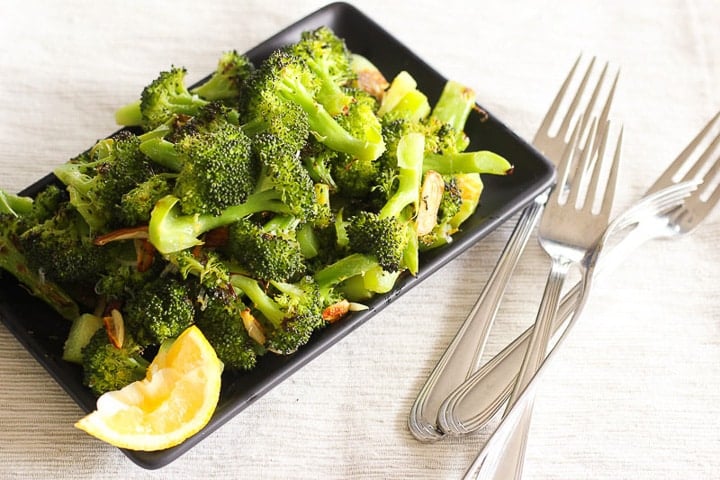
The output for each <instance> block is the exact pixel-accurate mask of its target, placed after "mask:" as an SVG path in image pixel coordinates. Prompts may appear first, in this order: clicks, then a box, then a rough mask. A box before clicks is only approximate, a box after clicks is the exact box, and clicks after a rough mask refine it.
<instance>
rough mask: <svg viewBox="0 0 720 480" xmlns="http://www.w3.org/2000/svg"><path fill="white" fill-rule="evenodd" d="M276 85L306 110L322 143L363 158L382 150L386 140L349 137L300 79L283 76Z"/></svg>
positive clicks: (377, 153) (367, 159) (369, 159)
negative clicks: (371, 140) (374, 140)
mask: <svg viewBox="0 0 720 480" xmlns="http://www.w3.org/2000/svg"><path fill="white" fill-rule="evenodd" d="M279 85H280V87H279V89H278V90H279V93H280V95H282V97H283V98H285V99H286V100H288V101H291V102H294V103H296V104H297V105H299V106H300V108H302V109H303V110H304V111H305V113H307V115H308V122H309V124H310V129H311V130H313V131H314V132H315V133H316V135H317V136H318V140H319V141H320V142H321V143H323V144H325V145H327V146H328V147H330V148H332V149H333V150H337V151H339V152H343V153H347V154H349V155H352V156H354V157H357V158H358V159H359V160H363V161H372V160H375V159H377V158H378V157H379V156H380V155H381V154H382V153H383V152H384V151H385V143H384V142H383V141H382V139H380V140H379V141H378V142H367V141H365V140H361V139H359V138H355V137H354V136H352V135H351V134H350V133H349V132H348V131H347V130H345V129H344V128H343V127H342V126H341V125H340V124H339V123H338V122H337V121H335V119H334V118H333V117H332V116H331V115H330V114H329V113H328V111H327V110H326V109H325V108H324V107H323V106H322V105H321V104H320V103H318V102H316V101H315V99H314V98H313V97H312V95H311V94H310V92H308V91H307V89H306V88H305V87H304V86H303V85H301V84H300V82H291V81H290V80H289V79H284V80H283V82H282V83H280V84H279Z"/></svg>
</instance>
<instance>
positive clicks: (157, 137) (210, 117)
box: [138, 101, 240, 172]
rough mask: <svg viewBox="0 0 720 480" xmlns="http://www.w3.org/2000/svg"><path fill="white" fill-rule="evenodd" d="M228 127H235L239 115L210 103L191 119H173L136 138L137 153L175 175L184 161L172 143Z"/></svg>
mask: <svg viewBox="0 0 720 480" xmlns="http://www.w3.org/2000/svg"><path fill="white" fill-rule="evenodd" d="M228 124H230V125H233V126H236V127H237V126H239V125H240V114H239V113H238V111H237V110H235V109H234V108H231V107H228V106H226V105H223V104H222V103H220V102H217V101H213V102H210V103H208V104H207V105H205V106H203V107H202V108H201V109H200V110H199V111H198V113H197V114H196V115H194V116H192V117H190V116H187V115H175V116H174V117H172V118H171V119H170V120H169V121H167V122H165V123H163V124H162V125H160V126H159V127H157V128H155V129H153V130H151V131H149V132H146V133H143V134H142V135H140V136H139V137H138V138H139V139H140V150H141V151H142V152H143V153H145V155H147V156H148V157H149V158H150V159H152V160H153V161H154V162H155V163H157V164H158V165H161V166H163V167H165V168H167V169H168V170H170V171H173V172H179V171H180V170H181V169H182V166H183V163H184V161H185V158H183V156H182V153H181V152H180V151H179V150H178V149H176V148H175V144H176V143H178V142H179V141H180V140H182V139H183V138H185V137H188V136H193V135H197V134H200V133H213V132H215V131H216V130H219V129H221V128H223V127H226V126H227V125H228Z"/></svg>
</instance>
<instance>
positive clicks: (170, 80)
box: [115, 67, 207, 131]
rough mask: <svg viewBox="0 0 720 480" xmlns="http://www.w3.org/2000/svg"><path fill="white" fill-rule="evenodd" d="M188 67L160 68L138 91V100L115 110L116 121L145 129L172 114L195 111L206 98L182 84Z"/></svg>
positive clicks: (188, 113)
mask: <svg viewBox="0 0 720 480" xmlns="http://www.w3.org/2000/svg"><path fill="white" fill-rule="evenodd" d="M186 74H187V70H186V69H185V68H181V67H171V68H170V70H167V71H163V72H160V74H159V75H158V77H157V78H156V79H155V80H153V81H152V82H151V83H150V84H149V85H147V86H146V87H145V88H144V89H143V91H142V93H141V94H140V100H139V101H137V102H133V103H131V104H129V105H126V106H124V107H122V108H120V109H118V111H117V112H115V120H116V122H117V123H118V124H119V125H125V126H142V127H143V128H144V129H145V130H146V131H147V130H152V129H154V128H156V127H158V126H160V125H162V124H163V123H165V122H167V121H168V120H169V119H171V118H172V117H173V116H174V115H179V114H182V115H195V114H197V112H198V110H200V108H202V107H203V106H204V105H206V104H207V100H203V99H201V98H200V97H199V96H198V95H196V94H193V93H190V92H189V91H188V89H187V87H186V86H185V75H186Z"/></svg>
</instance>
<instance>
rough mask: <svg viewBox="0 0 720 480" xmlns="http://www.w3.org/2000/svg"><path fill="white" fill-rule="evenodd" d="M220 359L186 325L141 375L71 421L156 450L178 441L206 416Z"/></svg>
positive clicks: (215, 394)
mask: <svg viewBox="0 0 720 480" xmlns="http://www.w3.org/2000/svg"><path fill="white" fill-rule="evenodd" d="M222 370H223V364H222V362H221V361H220V360H219V359H218V357H217V355H216V353H215V350H214V349H213V348H212V346H211V345H210V344H209V343H208V341H207V339H206V338H205V336H204V335H203V334H202V332H200V330H199V329H198V328H197V327H195V326H192V327H189V328H188V329H186V330H185V331H184V332H183V333H182V334H181V335H180V336H179V337H178V338H177V339H176V340H175V341H174V342H173V343H172V345H171V346H170V347H169V348H167V349H161V351H160V352H159V353H158V354H157V356H156V357H155V359H154V360H153V361H152V363H151V364H150V366H149V367H148V370H147V376H146V378H145V379H143V380H139V381H137V382H134V383H131V384H130V385H128V386H126V387H124V388H122V389H121V390H117V391H113V392H107V393H105V394H103V395H102V396H100V398H98V401H97V409H96V410H95V411H94V412H92V413H90V414H88V415H87V416H85V417H83V418H82V419H80V420H79V421H78V422H77V423H76V424H75V426H76V427H77V428H79V429H80V430H83V431H85V432H87V433H89V434H90V435H92V436H94V437H96V438H98V439H100V440H103V441H105V442H107V443H109V444H111V445H114V446H116V447H119V448H125V449H129V450H142V451H156V450H163V449H166V448H170V447H173V446H175V445H178V444H180V443H182V442H183V441H184V440H186V439H187V438H189V437H191V436H192V435H194V434H195V433H197V432H198V431H200V430H201V429H202V428H203V427H204V426H205V425H207V423H208V422H209V421H210V418H211V417H212V414H213V412H214V411H215V407H216V406H217V402H218V398H219V397H220V383H221V382H220V377H221V374H222Z"/></svg>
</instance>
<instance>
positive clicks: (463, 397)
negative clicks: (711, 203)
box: [438, 224, 657, 434]
mask: <svg viewBox="0 0 720 480" xmlns="http://www.w3.org/2000/svg"><path fill="white" fill-rule="evenodd" d="M653 228H654V227H653V226H652V225H650V226H647V225H644V224H641V225H639V226H638V227H637V228H635V229H633V230H631V231H630V232H629V233H628V234H627V235H626V236H625V237H623V238H622V240H620V241H619V242H618V243H617V244H615V245H612V246H610V245H607V246H606V248H604V249H603V252H602V253H601V255H600V259H599V261H598V263H597V266H596V269H595V275H596V276H597V275H598V274H600V273H605V272H607V271H612V270H614V269H615V268H616V267H617V266H619V265H620V264H622V262H623V261H624V260H625V259H626V258H628V256H629V255H630V253H631V252H633V251H635V250H636V249H637V248H638V247H639V246H640V245H642V244H643V243H645V242H646V241H647V240H648V239H649V238H654V237H655V236H657V233H654V232H653ZM579 294H580V284H579V283H578V284H576V285H575V286H574V287H573V288H572V289H571V290H570V291H569V292H568V293H567V294H566V295H565V296H564V297H563V299H562V302H561V303H560V307H559V308H558V312H557V315H556V316H555V318H554V320H553V325H552V329H553V331H556V330H558V329H559V328H560V327H561V325H562V324H563V323H564V322H565V321H566V320H567V319H568V318H570V315H572V313H573V311H574V310H575V306H576V305H577V301H578V297H579ZM532 330H533V326H530V327H529V328H528V329H527V330H525V331H524V332H523V333H522V334H521V335H520V336H518V337H517V338H516V339H515V340H514V341H513V342H512V343H510V344H509V345H508V346H507V347H505V348H504V349H503V350H502V351H500V353H498V354H497V355H495V357H493V358H492V359H490V360H489V361H488V362H487V363H485V364H484V365H483V366H482V367H480V369H478V370H477V371H476V372H474V373H473V374H472V375H470V377H468V379H467V380H466V381H465V382H464V383H463V384H462V385H460V386H459V387H458V388H457V389H455V390H454V391H453V392H452V393H450V394H449V395H448V398H447V399H446V400H445V402H444V403H443V404H442V405H441V406H440V410H439V413H438V424H439V426H440V428H441V429H442V430H443V431H445V432H446V433H453V434H467V433H470V432H474V431H476V430H479V429H480V428H482V427H483V426H485V425H486V424H487V422H488V421H490V419H492V418H493V416H494V415H495V414H496V413H497V412H498V411H499V410H500V408H501V407H502V406H503V405H504V404H505V402H506V400H507V398H508V397H509V395H510V393H511V391H512V386H513V384H515V379H516V378H517V375H518V370H519V368H520V365H521V362H522V361H523V355H524V352H525V351H527V345H528V342H529V338H530V335H531V333H532Z"/></svg>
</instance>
